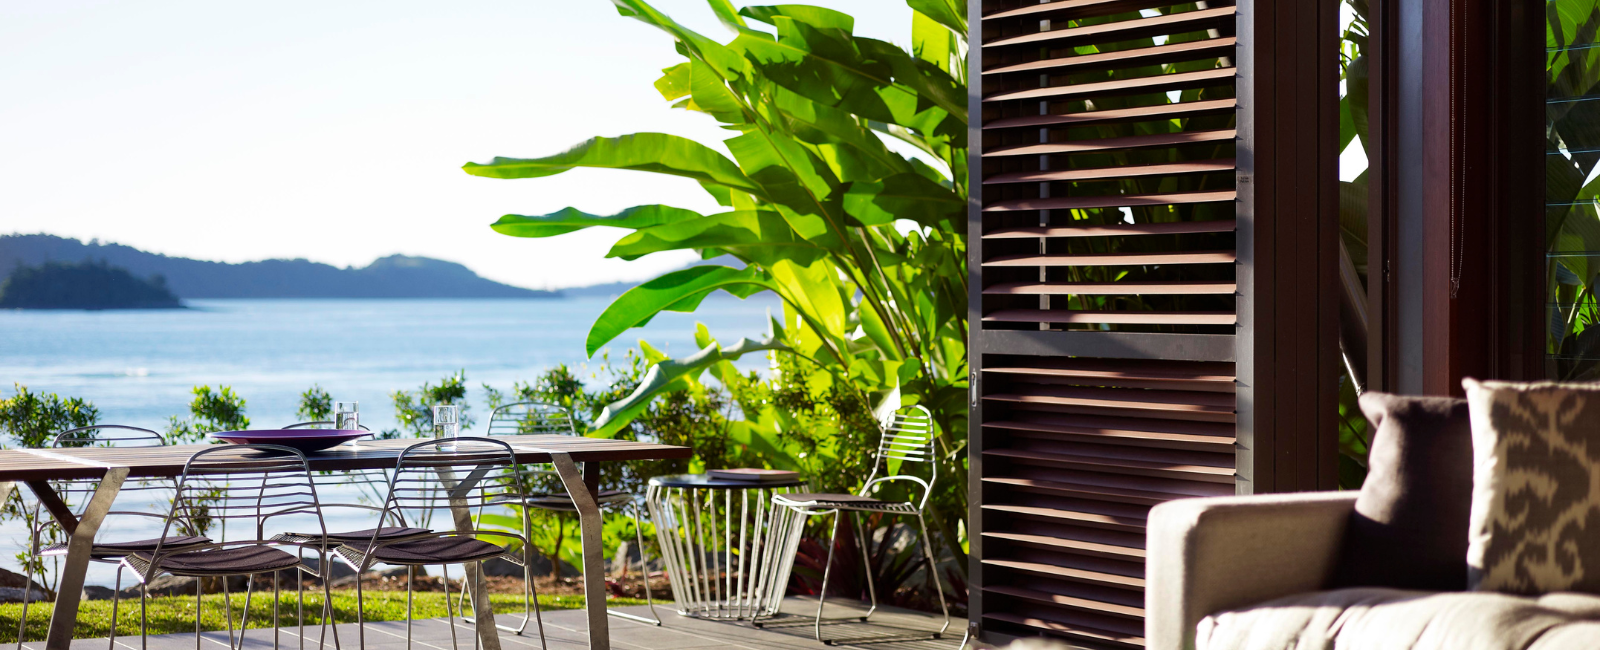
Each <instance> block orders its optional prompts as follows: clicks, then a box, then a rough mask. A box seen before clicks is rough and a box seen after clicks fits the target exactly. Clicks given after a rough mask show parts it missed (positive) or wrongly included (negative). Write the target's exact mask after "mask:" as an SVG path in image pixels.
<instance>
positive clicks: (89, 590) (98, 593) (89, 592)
mask: <svg viewBox="0 0 1600 650" xmlns="http://www.w3.org/2000/svg"><path fill="white" fill-rule="evenodd" d="M115 595H117V592H116V591H115V590H113V589H111V588H110V587H102V586H100V585H84V587H83V596H82V598H83V600H111V597H112V596H115Z"/></svg>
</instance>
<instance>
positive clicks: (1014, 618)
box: [983, 612, 1144, 646]
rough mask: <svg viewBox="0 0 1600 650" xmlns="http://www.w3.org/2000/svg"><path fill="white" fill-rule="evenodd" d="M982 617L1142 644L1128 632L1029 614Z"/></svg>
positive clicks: (1059, 631)
mask: <svg viewBox="0 0 1600 650" xmlns="http://www.w3.org/2000/svg"><path fill="white" fill-rule="evenodd" d="M983 617H984V618H986V619H990V620H994V621H1004V622H1006V623H1011V624H1014V625H1023V626H1027V627H1031V628H1034V629H1037V630H1043V631H1046V632H1051V633H1054V634H1063V635H1067V636H1079V637H1085V638H1089V639H1096V640H1100V641H1114V642H1117V643H1125V644H1128V645H1135V646H1143V645H1144V637H1141V636H1134V635H1128V634H1121V633H1118V632H1112V631H1110V630H1102V629H1099V628H1094V627H1089V626H1083V625H1074V624H1070V623H1061V622H1058V621H1047V620H1044V619H1041V618H1034V617H1030V616H1018V615H1016V614H1007V613H1004V612H985V613H984V614H983Z"/></svg>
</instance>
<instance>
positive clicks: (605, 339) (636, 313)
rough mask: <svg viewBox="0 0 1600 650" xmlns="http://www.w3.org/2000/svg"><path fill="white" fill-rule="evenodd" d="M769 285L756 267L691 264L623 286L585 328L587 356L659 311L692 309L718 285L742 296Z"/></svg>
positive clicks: (644, 322) (687, 310)
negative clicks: (654, 277) (615, 296)
mask: <svg viewBox="0 0 1600 650" xmlns="http://www.w3.org/2000/svg"><path fill="white" fill-rule="evenodd" d="M768 288H771V283H769V282H768V281H767V278H766V274H765V273H762V272H761V270H760V269H757V268H754V267H747V268H742V269H735V268H730V267H726V266H691V267H689V268H686V269H683V270H680V271H673V272H672V273H668V274H666V275H663V276H661V277H659V278H656V279H654V280H651V281H649V282H646V283H644V284H641V285H639V286H637V287H634V288H632V289H629V290H627V291H626V292H624V293H623V294H622V295H620V296H617V299H616V300H615V301H613V302H612V303H611V305H610V306H608V307H606V310H605V311H604V312H602V313H601V314H600V317H599V318H597V319H595V321H594V325H592V326H590V328H589V337H588V339H587V340H586V341H585V342H584V346H585V350H586V351H587V352H588V354H589V356H591V357H592V356H594V353H596V352H599V351H600V348H601V346H604V345H605V344H607V343H610V342H611V339H614V338H617V335H619V334H621V333H623V332H626V331H628V330H629V329H631V328H634V327H643V326H645V325H647V324H649V323H650V319H652V318H655V316H656V314H659V313H661V312H663V311H681V312H689V311H694V309H695V307H698V306H700V301H701V300H704V299H705V297H706V296H708V295H710V294H711V292H713V291H716V290H718V289H722V290H725V291H727V292H728V293H731V294H734V295H736V296H738V297H740V298H746V297H749V296H750V295H752V294H754V293H756V292H759V291H761V290H762V289H768Z"/></svg>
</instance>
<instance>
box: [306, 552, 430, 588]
mask: <svg viewBox="0 0 1600 650" xmlns="http://www.w3.org/2000/svg"><path fill="white" fill-rule="evenodd" d="M305 563H306V566H309V567H311V568H312V569H319V568H320V567H321V566H322V565H321V561H320V560H318V559H317V557H316V556H307V557H306V558H305ZM328 565H329V571H331V572H332V573H333V576H332V578H333V580H335V581H337V580H338V579H340V578H347V577H350V576H353V575H355V574H356V570H355V569H352V568H350V565H348V564H345V563H344V561H342V560H337V559H334V558H331V557H330V558H328ZM284 573H285V574H287V573H288V572H287V571H285V572H284ZM295 573H298V574H299V575H300V576H302V577H304V578H305V579H308V580H312V581H314V582H317V583H318V584H321V581H320V580H319V579H318V578H315V577H313V576H312V575H311V574H309V573H304V572H301V571H298V570H297V571H295ZM402 573H404V571H402ZM323 577H328V576H323Z"/></svg>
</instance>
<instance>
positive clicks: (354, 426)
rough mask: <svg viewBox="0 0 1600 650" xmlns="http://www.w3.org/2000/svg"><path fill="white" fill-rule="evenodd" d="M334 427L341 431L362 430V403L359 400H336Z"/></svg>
mask: <svg viewBox="0 0 1600 650" xmlns="http://www.w3.org/2000/svg"><path fill="white" fill-rule="evenodd" d="M333 428H335V429H339V430H341V431H360V430H361V404H360V403H359V402H334V404H333Z"/></svg>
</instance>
